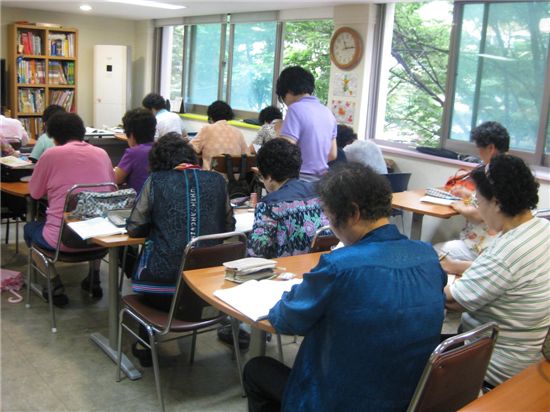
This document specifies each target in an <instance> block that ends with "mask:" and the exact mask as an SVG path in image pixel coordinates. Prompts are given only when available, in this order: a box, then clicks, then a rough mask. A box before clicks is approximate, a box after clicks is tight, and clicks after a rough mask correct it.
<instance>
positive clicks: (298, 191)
mask: <svg viewBox="0 0 550 412" xmlns="http://www.w3.org/2000/svg"><path fill="white" fill-rule="evenodd" d="M257 164H258V169H259V171H260V178H261V180H262V181H263V183H264V185H265V188H266V190H267V191H268V192H269V193H268V194H267V196H264V198H263V199H262V201H261V202H259V203H258V206H257V207H256V213H255V219H254V227H253V229H252V233H251V235H250V237H249V245H248V246H249V247H248V253H249V255H250V256H262V257H266V258H273V257H278V256H290V255H298V254H302V253H307V252H308V251H309V248H310V245H311V240H312V239H313V236H314V235H315V232H316V230H317V229H318V228H320V227H322V226H325V225H327V224H328V220H327V218H326V217H325V215H324V214H323V212H322V210H321V205H320V203H319V198H318V197H317V194H316V193H315V185H314V183H311V182H305V181H302V180H299V179H298V176H299V174H300V167H301V165H302V157H301V154H300V148H299V147H298V146H297V145H294V144H292V143H290V142H289V141H287V140H285V139H280V138H277V139H273V140H270V141H268V142H267V143H266V144H264V145H263V146H262V148H261V149H260V150H259V152H258V155H257Z"/></svg>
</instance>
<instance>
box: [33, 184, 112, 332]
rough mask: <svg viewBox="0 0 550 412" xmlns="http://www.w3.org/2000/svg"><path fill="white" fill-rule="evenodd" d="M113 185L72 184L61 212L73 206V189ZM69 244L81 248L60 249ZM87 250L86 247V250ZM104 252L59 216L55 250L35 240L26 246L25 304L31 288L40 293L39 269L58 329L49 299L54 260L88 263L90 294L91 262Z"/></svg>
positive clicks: (52, 318)
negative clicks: (36, 276) (35, 278)
mask: <svg viewBox="0 0 550 412" xmlns="http://www.w3.org/2000/svg"><path fill="white" fill-rule="evenodd" d="M108 187H110V188H112V189H113V190H117V189H118V187H117V185H116V184H114V183H112V182H107V183H94V184H79V185H74V186H72V187H71V188H70V189H69V190H68V191H67V195H66V196H65V205H64V207H63V213H64V214H65V213H67V212H70V211H71V210H72V209H74V206H75V205H74V204H73V203H75V202H74V201H73V199H74V196H75V195H76V193H75V192H76V191H77V190H78V191H81V190H82V189H103V188H108ZM62 244H63V245H65V246H68V247H72V248H75V249H83V250H80V251H78V252H61V250H60V248H61V245H62ZM86 249H89V250H86ZM106 254H107V249H105V248H98V247H97V246H96V245H93V244H89V243H88V242H86V241H84V240H82V239H81V238H80V237H79V236H78V235H77V234H76V233H75V232H73V231H72V230H71V229H70V228H69V227H68V226H67V225H66V224H65V219H64V218H63V219H61V226H60V227H59V236H58V237H57V244H56V247H55V250H49V249H44V248H42V247H40V246H38V245H36V244H34V243H32V244H31V247H30V249H29V260H28V270H27V303H26V305H25V306H26V307H27V308H30V307H31V289H32V290H33V291H34V292H36V293H37V294H38V295H42V291H41V290H40V289H38V288H37V287H36V286H34V285H33V284H32V282H31V281H32V275H33V274H34V273H35V271H36V272H38V273H39V274H40V275H41V276H43V277H44V278H46V287H47V289H48V303H49V306H50V315H51V327H52V332H53V333H56V332H57V327H56V323H55V310H54V306H53V299H52V283H51V280H52V279H55V277H56V276H58V275H57V271H56V269H55V264H56V263H57V262H66V263H80V262H90V268H89V279H90V293H91V290H92V287H91V286H92V280H93V279H92V278H93V276H92V275H93V269H94V266H93V262H94V261H96V260H99V259H103V257H105V255H106ZM37 262H38V263H37Z"/></svg>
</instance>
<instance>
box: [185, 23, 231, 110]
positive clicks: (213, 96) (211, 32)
mask: <svg viewBox="0 0 550 412" xmlns="http://www.w3.org/2000/svg"><path fill="white" fill-rule="evenodd" d="M221 38H222V25H221V24H196V25H193V26H191V27H190V47H189V59H188V61H189V62H192V64H190V65H189V79H188V81H187V90H188V93H187V100H186V103H188V104H193V105H197V104H198V105H209V104H210V103H212V102H213V101H215V100H217V99H218V78H219V74H220V49H221V47H220V44H221Z"/></svg>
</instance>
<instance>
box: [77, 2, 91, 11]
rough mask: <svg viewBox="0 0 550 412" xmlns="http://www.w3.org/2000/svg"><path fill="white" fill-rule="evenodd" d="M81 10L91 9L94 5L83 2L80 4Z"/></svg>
mask: <svg viewBox="0 0 550 412" xmlns="http://www.w3.org/2000/svg"><path fill="white" fill-rule="evenodd" d="M80 10H82V11H90V10H92V6H90V5H89V4H83V5H82V6H80Z"/></svg>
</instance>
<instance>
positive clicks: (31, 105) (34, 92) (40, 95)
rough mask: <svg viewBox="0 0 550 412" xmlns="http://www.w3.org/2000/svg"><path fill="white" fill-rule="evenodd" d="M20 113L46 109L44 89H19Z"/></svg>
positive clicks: (37, 111)
mask: <svg viewBox="0 0 550 412" xmlns="http://www.w3.org/2000/svg"><path fill="white" fill-rule="evenodd" d="M17 93H18V95H19V98H18V99H17V100H18V102H19V112H20V113H39V112H43V111H44V100H45V98H44V89H19V90H18V91H17Z"/></svg>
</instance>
